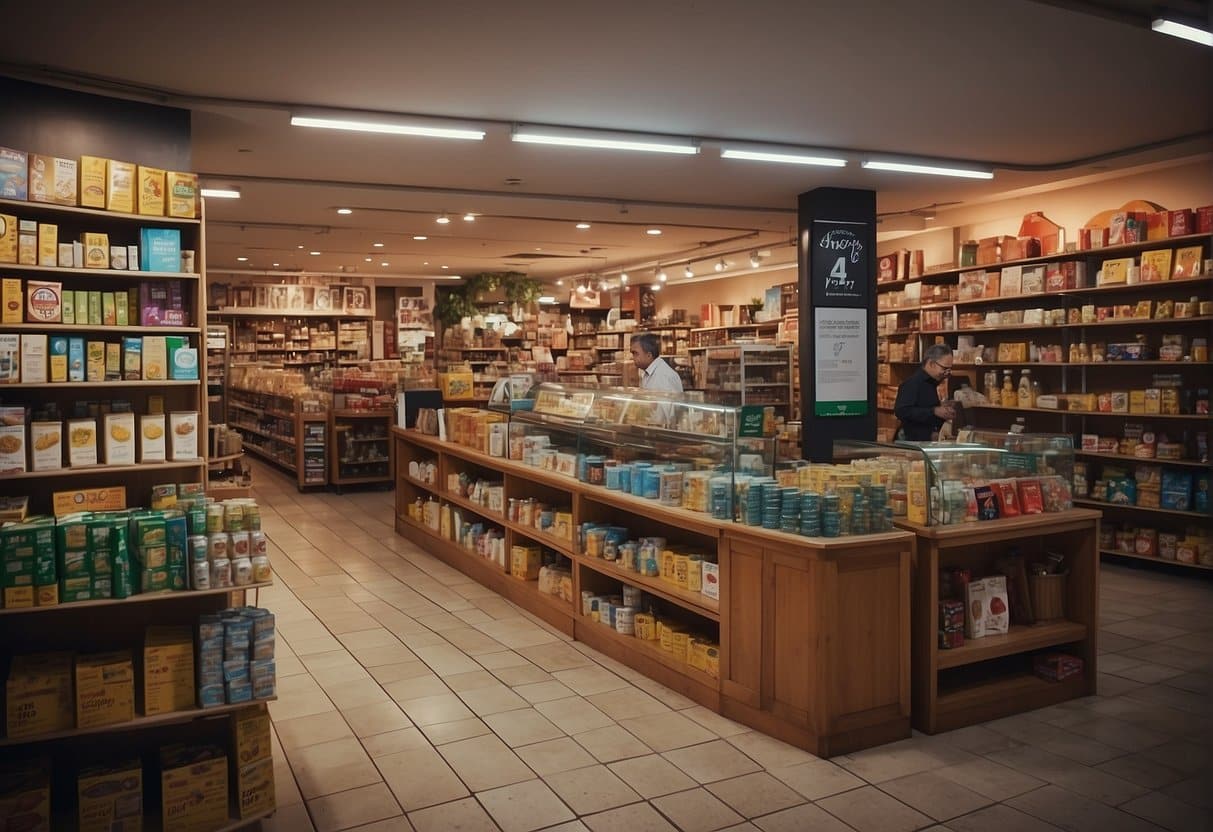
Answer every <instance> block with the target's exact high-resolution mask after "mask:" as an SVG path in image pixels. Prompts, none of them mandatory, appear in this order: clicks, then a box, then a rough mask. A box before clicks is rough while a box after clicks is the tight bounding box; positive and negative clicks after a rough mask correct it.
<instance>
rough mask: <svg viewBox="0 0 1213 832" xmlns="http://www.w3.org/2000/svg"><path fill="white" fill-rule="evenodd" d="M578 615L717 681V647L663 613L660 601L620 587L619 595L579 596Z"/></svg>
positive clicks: (712, 640)
mask: <svg viewBox="0 0 1213 832" xmlns="http://www.w3.org/2000/svg"><path fill="white" fill-rule="evenodd" d="M581 614H582V615H584V616H586V617H587V618H589V619H590V620H591V621H594V622H596V623H598V624H601V625H602V626H604V627H609V628H610V629H612V630H614V631H615V632H616V633H619V634H620V635H625V636H633V637H635V638H638V639H641V640H643V641H649V642H655V645H654V646H656V647H659V648H660V649H661V650H663V651H664V652H666V653H669V654H670V655H671V656H672V657H673V658H674V659H676V660H678V661H680V662H683V663H684V664H686V665H688V666H690V667H691V668H693V669H694V670H698V671H700V672H702V673H704V674H706V675H708V676H710V677H711V678H713V679H719V678H720V644H719V641H718V640H717V638H716V637H713V636H712V635H708V634H704V633H700V632H696V631H695V628H693V627H691V626H688V625H686V624H683V623H681V622H679V621H678V620H677V619H676V618H674V617H671V616H670V615H669V614H668V612H667V611H666V608H665V606H663V603H662V601H661V600H660V599H658V598H655V597H653V596H652V595H649V594H648V593H646V592H643V591H641V590H640V589H638V588H637V587H634V586H631V585H629V584H623V586H622V592H621V594H619V595H601V594H595V593H593V592H590V591H588V590H587V591H583V592H582V593H581Z"/></svg>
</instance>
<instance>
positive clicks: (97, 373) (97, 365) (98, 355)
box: [84, 341, 105, 381]
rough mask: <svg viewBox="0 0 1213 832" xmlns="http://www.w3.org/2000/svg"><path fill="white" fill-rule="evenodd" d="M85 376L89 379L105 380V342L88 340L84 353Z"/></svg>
mask: <svg viewBox="0 0 1213 832" xmlns="http://www.w3.org/2000/svg"><path fill="white" fill-rule="evenodd" d="M84 377H85V378H86V379H88V380H89V381H105V342H104V341H88V342H87V343H86V345H85V353H84Z"/></svg>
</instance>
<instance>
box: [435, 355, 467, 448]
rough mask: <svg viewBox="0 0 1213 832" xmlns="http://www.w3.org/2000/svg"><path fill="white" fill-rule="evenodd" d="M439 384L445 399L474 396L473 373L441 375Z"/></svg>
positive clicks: (439, 375)
mask: <svg viewBox="0 0 1213 832" xmlns="http://www.w3.org/2000/svg"><path fill="white" fill-rule="evenodd" d="M438 383H439V385H440V386H441V388H442V397H443V398H444V399H470V398H472V396H473V392H472V374H471V373H439V374H438ZM464 444H466V443H464Z"/></svg>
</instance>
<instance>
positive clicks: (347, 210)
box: [337, 208, 354, 214]
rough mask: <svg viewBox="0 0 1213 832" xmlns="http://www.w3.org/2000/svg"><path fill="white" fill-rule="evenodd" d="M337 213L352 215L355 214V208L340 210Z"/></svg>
mask: <svg viewBox="0 0 1213 832" xmlns="http://www.w3.org/2000/svg"><path fill="white" fill-rule="evenodd" d="M337 213H338V214H352V213H354V209H353V208H338V209H337Z"/></svg>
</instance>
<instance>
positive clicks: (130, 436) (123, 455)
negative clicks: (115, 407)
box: [105, 413, 135, 465]
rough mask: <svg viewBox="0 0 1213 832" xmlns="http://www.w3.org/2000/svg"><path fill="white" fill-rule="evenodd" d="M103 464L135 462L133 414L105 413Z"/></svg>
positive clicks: (132, 463) (128, 463) (130, 463)
mask: <svg viewBox="0 0 1213 832" xmlns="http://www.w3.org/2000/svg"><path fill="white" fill-rule="evenodd" d="M105 464H106V465H134V464H135V414H134V413H107V414H105Z"/></svg>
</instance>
